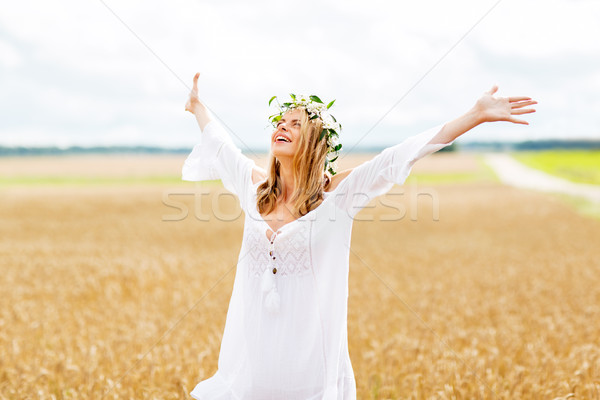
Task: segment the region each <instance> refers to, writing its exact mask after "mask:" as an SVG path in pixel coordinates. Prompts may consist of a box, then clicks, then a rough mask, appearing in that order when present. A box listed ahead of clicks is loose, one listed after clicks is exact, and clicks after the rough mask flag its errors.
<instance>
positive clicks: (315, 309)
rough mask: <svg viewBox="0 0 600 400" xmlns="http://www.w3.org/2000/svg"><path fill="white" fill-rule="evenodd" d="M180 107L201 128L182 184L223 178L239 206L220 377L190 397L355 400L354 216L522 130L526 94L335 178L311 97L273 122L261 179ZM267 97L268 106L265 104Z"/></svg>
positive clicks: (484, 105) (328, 137) (193, 103)
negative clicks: (488, 130) (492, 131)
mask: <svg viewBox="0 0 600 400" xmlns="http://www.w3.org/2000/svg"><path fill="white" fill-rule="evenodd" d="M198 77H199V73H197V74H196V75H195V76H194V85H193V89H192V92H191V93H190V97H189V100H188V101H187V104H186V107H185V109H186V111H189V112H191V113H193V114H194V115H195V117H196V120H197V121H198V125H199V126H200V129H201V130H202V134H201V137H200V143H199V144H198V145H196V146H195V147H194V149H193V150H192V152H191V154H190V155H189V156H188V157H187V159H186V160H185V163H184V166H183V179H184V180H188V181H201V180H208V179H221V181H222V182H223V185H224V186H225V188H227V189H228V190H230V191H232V192H233V193H235V194H236V195H237V196H238V197H239V201H240V205H241V207H242V209H243V210H244V213H245V223H244V234H243V235H244V236H243V241H242V247H241V250H240V255H239V258H238V264H237V270H236V275H235V281H234V286H233V293H232V296H231V300H230V303H229V310H228V312H227V319H226V323H225V331H224V334H223V339H222V343H221V350H220V354H219V363H218V370H217V372H216V373H215V374H214V375H213V376H212V377H210V378H209V379H206V380H204V381H202V382H200V383H199V384H198V385H197V386H196V387H195V388H194V390H193V391H192V392H191V395H192V397H194V398H195V399H199V400H226V399H227V400H229V399H231V400H234V399H236V400H237V399H244V400H266V399H277V400H284V399H285V400H317V399H325V400H330V399H344V400H348V399H355V398H356V383H355V380H354V372H353V370H352V365H351V362H350V357H349V353H348V339H347V319H346V318H347V298H348V264H349V249H350V237H351V232H352V222H353V217H354V216H355V215H356V213H358V211H359V210H360V209H361V208H362V207H364V206H366V205H367V204H368V203H369V202H370V201H371V200H372V199H373V198H375V197H376V196H379V195H382V194H385V193H386V192H387V191H389V190H390V189H391V188H392V186H393V185H394V184H395V183H397V184H402V183H403V182H404V181H405V179H406V178H407V176H408V175H409V173H410V171H411V168H412V166H413V164H414V163H415V162H416V161H417V160H419V159H421V158H423V157H425V156H426V155H428V154H431V153H433V152H435V151H437V150H439V149H441V148H443V147H445V146H448V145H449V144H451V143H452V142H453V141H454V140H455V139H456V138H457V137H459V136H460V135H462V134H463V133H465V132H467V131H468V130H470V129H471V128H473V127H475V126H477V125H479V124H481V123H483V122H492V121H509V122H513V123H519V124H527V122H526V121H524V120H521V119H518V118H517V117H515V116H516V115H520V114H526V113H531V112H534V111H535V110H534V109H532V108H529V106H531V105H533V104H536V102H535V101H533V100H531V99H530V98H529V97H523V96H519V97H508V98H499V97H494V93H495V92H496V91H497V87H496V86H494V87H493V88H492V89H491V90H490V91H488V92H486V93H484V94H483V96H482V97H481V98H480V99H479V100H477V102H476V104H475V106H474V107H473V108H472V109H471V110H469V111H468V112H467V113H466V114H464V115H463V116H461V117H459V118H456V119H455V120H453V121H451V122H448V123H446V124H445V125H440V126H437V127H434V128H432V129H429V130H427V131H424V132H422V133H420V134H418V135H415V136H412V137H410V138H408V139H406V140H404V141H403V142H402V143H400V144H397V145H395V146H392V147H389V148H387V149H385V150H384V151H382V152H381V153H379V154H378V155H377V156H375V157H374V158H373V159H371V160H370V161H368V162H365V163H363V164H361V165H359V166H357V167H355V168H352V169H348V170H345V171H341V172H339V173H336V171H335V158H336V157H337V156H336V154H337V152H338V151H339V149H340V147H341V145H340V144H339V143H338V142H337V139H338V136H339V131H340V129H341V126H340V125H339V123H337V121H336V120H335V118H334V117H333V116H332V115H331V114H330V113H329V108H330V107H331V105H332V104H333V102H331V103H329V104H328V105H327V106H326V105H325V104H324V103H322V102H321V100H320V99H319V98H318V97H316V96H310V97H305V96H294V95H292V99H291V100H290V101H289V102H286V103H283V105H281V106H280V112H279V113H278V114H276V115H274V116H272V117H271V118H270V119H271V122H272V123H273V125H274V127H275V129H274V130H273V133H272V134H271V138H270V140H271V142H270V143H271V152H270V157H269V164H268V168H267V170H264V169H262V168H260V167H258V166H256V165H255V163H254V161H253V160H251V159H249V158H247V157H246V156H244V155H243V154H242V153H241V151H240V149H238V148H237V147H236V146H235V145H234V144H233V142H232V140H231V139H230V137H229V136H228V134H227V133H226V132H225V130H224V129H223V128H221V126H220V125H219V124H218V123H217V122H216V121H214V120H212V119H211V117H210V115H209V113H208V112H207V110H206V108H205V107H204V105H203V104H202V103H201V102H200V101H199V100H198V88H197V82H198ZM271 100H273V99H271Z"/></svg>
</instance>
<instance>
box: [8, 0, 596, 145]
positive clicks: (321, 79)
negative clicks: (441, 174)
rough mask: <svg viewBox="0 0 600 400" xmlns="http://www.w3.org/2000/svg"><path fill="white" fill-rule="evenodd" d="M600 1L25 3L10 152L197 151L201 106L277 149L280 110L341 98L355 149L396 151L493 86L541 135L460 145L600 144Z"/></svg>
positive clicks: (245, 138)
mask: <svg viewBox="0 0 600 400" xmlns="http://www.w3.org/2000/svg"><path fill="white" fill-rule="evenodd" d="M598 21H600V2H598V1H595V0H594V1H586V0H570V1H567V0H543V1H542V0H534V1H527V0H521V1H516V0H500V1H498V0H478V1H476V0H455V1H451V2H449V1H441V0H423V1H418V2H416V1H411V2H408V1H390V0H387V1H379V0H370V1H355V0H352V1H322V0H320V1H312V0H311V1H294V2H290V1H266V0H265V1H263V0H255V1H251V2H250V1H230V0H220V1H186V0H176V1H169V2H166V1H163V2H158V1H154V0H145V1H118V2H117V1H115V0H86V1H81V0H79V1H67V0H58V1H54V2H44V1H39V0H38V1H35V0H33V1H32V0H20V1H18V2H10V3H6V4H4V5H3V7H2V12H1V13H0V102H1V107H0V145H58V146H68V145H112V144H127V145H134V144H135V145H138V144H142V145H144V144H145V145H161V146H168V147H180V146H191V145H192V144H193V143H194V142H195V141H196V140H197V137H198V135H200V131H199V129H198V127H197V124H196V122H195V119H194V118H193V116H192V115H191V114H189V113H186V112H184V104H185V101H186V99H187V95H188V92H189V88H190V87H191V82H192V77H193V75H194V73H195V72H196V71H200V72H201V77H200V84H199V89H200V97H201V99H202V100H203V101H204V102H205V103H206V104H207V106H208V107H209V108H210V109H211V110H212V111H213V113H214V115H215V116H216V117H217V118H219V119H220V120H221V121H222V123H223V124H225V125H226V126H227V128H229V129H230V131H231V133H232V136H233V137H234V141H235V142H236V143H238V145H239V146H240V147H241V148H242V149H244V150H245V148H246V147H251V148H254V149H256V148H258V149H261V148H262V149H267V148H268V134H269V128H268V122H267V117H268V116H269V115H270V114H272V111H273V110H272V109H269V108H268V106H267V102H268V99H269V98H270V97H271V96H273V95H278V96H279V97H280V98H281V99H284V98H286V97H287V96H288V93H290V92H293V93H305V94H317V95H318V96H320V97H321V98H322V99H323V100H324V101H330V100H333V99H336V104H335V105H334V107H333V108H332V109H331V110H332V113H333V114H334V115H335V116H336V117H337V119H338V121H340V122H341V123H342V125H343V128H344V129H343V132H342V137H341V140H342V143H344V147H345V150H346V151H348V150H350V148H352V147H353V146H354V145H356V144H359V145H360V146H372V145H377V146H381V145H391V144H394V143H397V142H399V141H401V140H402V139H404V138H406V137H408V136H410V135H412V134H414V133H418V132H419V131H420V130H423V129H426V128H428V127H430V126H433V125H437V124H439V123H443V122H445V121H448V120H451V119H453V118H454V117H456V116H459V115H460V114H462V113H463V112H465V111H466V110H468V109H469V108H470V107H471V106H472V104H473V103H474V102H475V100H476V99H477V98H478V96H479V95H480V94H481V92H483V91H484V90H487V89H488V88H489V87H490V86H491V85H492V84H494V83H497V84H498V85H499V86H500V93H499V94H500V95H506V96H508V95H523V94H524V95H529V96H532V97H534V98H535V99H536V100H538V101H539V104H538V106H537V109H538V112H537V113H536V114H535V115H530V116H527V117H526V118H527V119H528V121H530V123H531V125H529V126H520V125H512V124H509V123H495V124H486V125H482V126H479V127H477V128H476V129H474V130H473V131H471V132H469V133H467V134H466V135H464V136H463V137H462V138H460V139H459V140H460V141H464V142H467V141H475V140H483V141H488V140H509V141H515V140H529V139H534V140H535V139H542V138H600V96H599V95H600V41H599V40H598V38H599V37H600V24H598Z"/></svg>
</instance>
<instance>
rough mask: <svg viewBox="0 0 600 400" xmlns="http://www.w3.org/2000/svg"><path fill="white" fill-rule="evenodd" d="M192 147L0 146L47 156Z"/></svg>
mask: <svg viewBox="0 0 600 400" xmlns="http://www.w3.org/2000/svg"><path fill="white" fill-rule="evenodd" d="M190 150H191V148H164V147H154V146H91V147H83V146H71V147H54V146H48V147H24V146H16V147H5V146H0V156H46V155H67V154H183V153H189V152H190Z"/></svg>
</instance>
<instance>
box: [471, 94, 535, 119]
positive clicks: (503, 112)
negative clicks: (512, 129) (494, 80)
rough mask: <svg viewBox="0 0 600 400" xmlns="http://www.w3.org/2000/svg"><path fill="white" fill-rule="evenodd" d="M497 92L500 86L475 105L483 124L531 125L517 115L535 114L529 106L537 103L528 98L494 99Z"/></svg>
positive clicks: (484, 95) (482, 97)
mask: <svg viewBox="0 0 600 400" xmlns="http://www.w3.org/2000/svg"><path fill="white" fill-rule="evenodd" d="M497 91H498V86H497V85H494V86H493V87H492V88H491V89H490V90H488V91H487V92H485V93H484V94H483V96H481V97H480V98H479V100H477V103H476V104H475V108H477V109H478V110H479V111H480V112H481V115H482V116H483V122H494V121H508V122H513V123H515V124H524V125H529V123H528V122H527V121H525V120H523V119H520V118H517V117H515V115H522V114H529V113H532V112H535V109H533V108H528V106H531V105H534V104H537V101H534V100H532V99H531V97H527V96H514V97H494V93H496V92H497Z"/></svg>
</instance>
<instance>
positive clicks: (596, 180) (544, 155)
mask: <svg viewBox="0 0 600 400" xmlns="http://www.w3.org/2000/svg"><path fill="white" fill-rule="evenodd" d="M512 156H513V157H514V158H515V159H517V160H519V161H520V162H522V163H523V164H525V165H528V166H530V167H532V168H536V169H539V170H542V171H544V172H547V173H549V174H552V175H556V176H558V177H561V178H564V179H568V180H570V181H572V182H578V183H590V184H594V185H600V151H599V150H589V151H586V150H581V151H571V150H553V151H539V152H523V153H513V154H512Z"/></svg>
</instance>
